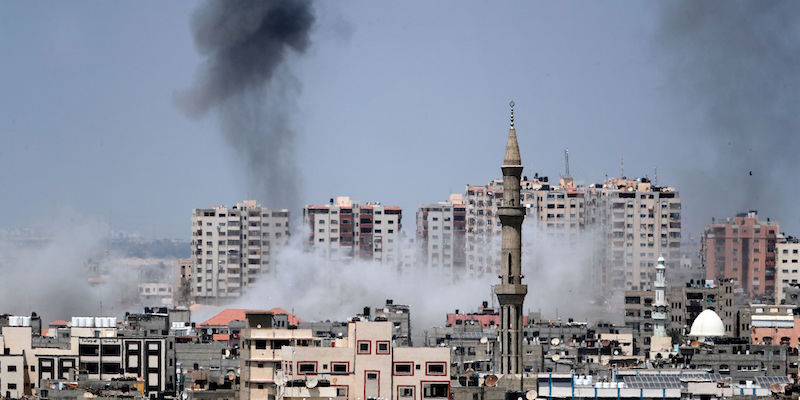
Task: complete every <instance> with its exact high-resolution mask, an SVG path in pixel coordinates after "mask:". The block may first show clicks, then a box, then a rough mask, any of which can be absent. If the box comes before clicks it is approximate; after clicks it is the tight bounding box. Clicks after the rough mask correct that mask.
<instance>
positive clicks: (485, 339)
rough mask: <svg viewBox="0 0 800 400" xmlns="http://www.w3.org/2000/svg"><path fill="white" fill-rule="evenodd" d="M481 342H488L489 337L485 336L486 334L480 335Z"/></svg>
mask: <svg viewBox="0 0 800 400" xmlns="http://www.w3.org/2000/svg"><path fill="white" fill-rule="evenodd" d="M481 343H483V344H486V343H489V338H487V337H486V336H484V337H482V338H481Z"/></svg>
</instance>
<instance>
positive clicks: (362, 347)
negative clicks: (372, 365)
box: [358, 340, 371, 354]
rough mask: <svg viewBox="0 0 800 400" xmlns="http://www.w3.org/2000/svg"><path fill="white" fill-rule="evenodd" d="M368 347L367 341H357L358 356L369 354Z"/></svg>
mask: <svg viewBox="0 0 800 400" xmlns="http://www.w3.org/2000/svg"><path fill="white" fill-rule="evenodd" d="M369 345H370V342H369V340H359V341H358V354H369V353H370V352H371V350H370V348H369Z"/></svg>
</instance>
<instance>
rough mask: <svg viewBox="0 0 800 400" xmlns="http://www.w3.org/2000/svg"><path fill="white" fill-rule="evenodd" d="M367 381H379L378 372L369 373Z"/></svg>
mask: <svg viewBox="0 0 800 400" xmlns="http://www.w3.org/2000/svg"><path fill="white" fill-rule="evenodd" d="M367 380H368V381H375V380H378V373H377V372H367Z"/></svg>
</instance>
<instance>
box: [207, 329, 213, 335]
mask: <svg viewBox="0 0 800 400" xmlns="http://www.w3.org/2000/svg"><path fill="white" fill-rule="evenodd" d="M206 334H208V335H209V336H210V335H213V334H214V331H213V330H212V329H211V328H208V329H206Z"/></svg>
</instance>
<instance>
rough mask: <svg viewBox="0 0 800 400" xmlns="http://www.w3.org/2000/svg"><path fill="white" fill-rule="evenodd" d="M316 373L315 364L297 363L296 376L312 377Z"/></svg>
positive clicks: (309, 362)
mask: <svg viewBox="0 0 800 400" xmlns="http://www.w3.org/2000/svg"><path fill="white" fill-rule="evenodd" d="M316 373H317V362H316V361H313V362H311V361H308V362H298V363H297V374H298V375H313V374H316Z"/></svg>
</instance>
